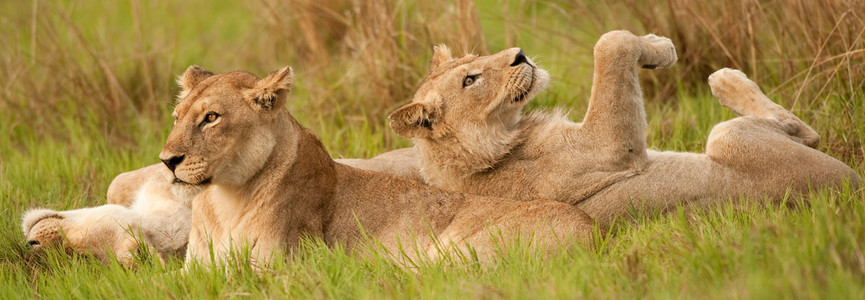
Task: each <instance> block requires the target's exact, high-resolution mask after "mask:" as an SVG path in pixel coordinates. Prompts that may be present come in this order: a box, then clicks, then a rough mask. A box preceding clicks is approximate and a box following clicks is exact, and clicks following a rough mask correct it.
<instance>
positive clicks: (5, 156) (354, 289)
mask: <svg viewBox="0 0 865 300" xmlns="http://www.w3.org/2000/svg"><path fill="white" fill-rule="evenodd" d="M863 18H865V10H863V5H862V2H861V1H796V0H786V1H781V0H777V1H761V2H755V1H744V0H743V1H709V2H706V1H702V2H694V1H678V0H670V1H655V0H645V1H640V0H629V1H625V2H624V3H621V2H613V1H492V0H481V1H477V2H471V1H455V2H454V3H447V2H445V3H443V2H439V1H409V0H400V1H350V0H344V1H306V0H295V1H272V0H260V1H254V2H250V3H248V4H242V3H241V2H236V1H203V0H194V1H183V2H178V3H175V2H174V1H162V0H155V1H136V0H133V1H128V2H117V1H108V2H103V1H71V0H64V1H5V2H2V3H0V62H2V64H0V87H2V89H0V133H3V135H4V136H5V137H7V138H2V139H0V203H2V205H0V209H2V215H3V216H5V217H3V218H2V219H0V229H2V230H0V298H3V299H7V298H36V297H47V298H88V299H89V298H148V299H149V298H164V297H166V296H171V297H195V298H215V297H232V298H240V297H246V296H253V297H274V298H276V297H292V298H301V297H302V298H310V297H315V298H382V297H387V298H407V297H423V298H451V297H474V298H499V297H507V298H517V297H518V298H548V297H549V298H568V299H572V298H636V297H641V298H642V297H646V298H698V297H699V298H704V297H709V298H729V297H741V298H779V297H782V298H854V299H857V298H858V299H861V298H863V297H865V284H863V282H865V252H863V249H865V242H863V241H865V196H863V193H862V192H857V191H851V190H841V191H823V190H820V191H814V192H813V193H812V194H811V196H809V197H808V201H807V203H804V204H803V203H799V204H796V205H792V206H788V205H786V204H772V205H761V206H732V205H729V206H726V207H724V208H721V209H715V210H709V211H693V210H689V209H685V208H683V209H681V210H679V211H677V212H675V213H672V214H668V215H666V216H661V217H645V216H644V215H641V214H639V213H635V214H634V215H633V216H632V219H631V220H623V221H622V222H620V223H618V224H617V226H615V227H614V228H613V229H612V230H611V231H610V232H609V234H608V237H609V239H603V240H599V241H598V247H597V248H596V249H594V250H588V249H583V248H576V249H574V250H572V251H566V252H558V253H553V254H551V255H540V254H539V253H536V252H534V251H532V250H529V249H528V248H527V247H519V246H514V247H510V248H507V249H502V251H503V257H502V258H501V259H499V260H497V261H495V262H493V263H491V264H489V265H478V264H477V263H474V262H473V261H472V260H471V259H465V260H463V259H455V260H451V261H447V260H446V261H444V262H438V263H432V262H422V263H419V264H418V265H416V266H412V267H409V268H406V267H403V266H400V265H398V264H396V263H394V262H393V261H392V260H390V259H388V258H387V257H386V256H385V255H381V254H375V252H374V251H370V252H371V253H372V254H368V255H362V256H361V255H354V254H349V253H346V251H345V250H344V249H342V248H340V247H335V248H329V247H326V246H325V245H324V244H323V243H322V242H320V241H315V240H310V241H305V242H304V243H303V246H302V247H301V248H300V249H299V250H298V251H297V253H294V254H293V255H289V256H287V257H286V258H285V259H284V260H277V261H278V263H277V264H276V265H275V266H274V267H273V269H272V270H271V271H267V272H264V273H263V274H261V275H260V276H259V275H256V274H255V273H254V271H253V270H252V269H251V268H249V267H248V265H245V264H244V263H243V262H244V259H243V254H242V253H239V254H238V256H239V257H238V258H237V260H236V261H235V263H231V264H228V265H229V267H227V268H226V269H225V270H213V269H206V268H199V267H193V268H192V269H191V270H190V272H188V273H187V274H186V275H184V276H180V275H179V274H178V273H177V270H178V269H179V267H180V265H181V262H180V261H168V262H167V263H166V264H165V265H162V264H160V263H159V262H158V261H157V260H155V259H153V258H148V257H146V255H145V256H144V257H142V258H141V259H140V260H139V261H138V265H137V267H135V268H133V269H124V268H122V267H121V266H120V265H119V264H117V263H110V264H108V265H103V264H101V263H99V262H96V261H94V260H92V259H88V258H87V257H69V256H68V255H66V254H65V253H59V252H49V253H48V254H46V255H45V256H41V257H31V256H30V254H29V251H28V249H27V247H26V246H25V245H24V240H23V237H22V235H21V233H20V224H19V223H20V222H19V221H20V216H21V214H22V213H23V212H24V211H25V210H26V209H27V208H30V207H35V206H40V207H48V208H52V209H72V208H79V207H84V206H92V205H99V204H102V203H104V193H105V190H106V188H107V185H108V183H109V182H110V180H111V179H112V178H113V176H115V175H116V174H119V173H120V172H123V171H128V170H132V169H136V168H139V167H143V166H145V165H148V164H152V163H155V162H157V159H156V155H157V153H158V152H159V149H160V148H161V145H162V143H163V142H164V139H165V137H166V135H167V132H168V130H170V125H171V120H170V117H169V114H170V111H171V109H172V106H173V103H174V95H175V93H176V87H175V86H174V76H175V75H176V74H178V73H179V72H181V71H182V70H184V69H185V67H186V66H188V65H190V64H198V65H201V66H204V67H205V68H208V69H211V70H213V71H216V72H224V71H230V70H235V69H244V70H250V71H253V72H255V73H257V74H259V75H264V74H265V73H267V72H269V71H272V70H275V69H277V68H279V67H282V66H284V65H286V64H290V65H292V66H294V68H295V70H296V72H297V76H298V82H297V83H296V86H297V88H296V90H295V92H294V94H293V95H292V96H291V99H290V101H289V102H290V103H289V109H290V110H291V112H292V113H293V114H294V115H295V116H296V117H297V118H298V119H299V120H300V122H301V123H303V124H304V125H306V126H308V127H310V128H311V129H313V130H314V131H315V132H316V133H317V134H318V135H319V136H320V137H321V139H322V141H323V143H324V144H325V146H326V147H327V148H328V150H329V151H331V154H332V155H333V156H335V157H341V156H344V157H369V156H373V155H375V154H378V153H381V152H384V151H387V150H390V149H395V148H399V147H404V146H408V145H410V142H409V141H407V140H404V139H400V138H398V137H396V136H395V135H393V134H392V133H391V132H390V130H389V129H388V128H387V122H386V119H385V118H386V115H387V113H389V112H390V111H391V110H393V109H395V108H396V107H398V105H400V104H402V103H404V102H406V101H408V100H409V99H410V97H411V94H412V92H413V88H414V87H415V86H416V85H417V84H418V81H419V80H420V79H422V77H423V76H424V75H425V73H426V69H425V68H426V64H427V62H428V59H429V56H430V54H431V51H430V48H431V45H433V44H437V43H447V44H449V45H450V46H452V47H454V48H455V49H456V51H455V52H456V53H457V54H462V53H463V52H475V53H480V54H484V53H490V52H495V51H498V50H501V49H504V48H506V47H513V46H519V47H522V48H523V49H524V50H525V51H526V53H528V54H529V55H530V56H532V57H533V60H535V61H536V62H538V63H539V64H540V65H541V66H544V67H545V68H547V69H548V70H549V71H550V72H551V74H552V76H553V83H552V85H551V87H550V88H549V90H548V91H547V92H545V93H543V94H541V95H540V96H539V97H538V98H537V99H535V100H534V102H533V103H532V104H531V107H530V109H548V108H551V107H555V106H559V107H565V108H568V109H570V110H571V111H572V113H571V115H572V117H573V118H575V119H579V118H580V117H581V116H582V115H583V113H584V112H585V110H586V105H587V103H586V99H587V98H588V95H589V88H590V86H591V78H590V76H591V67H592V66H591V61H592V59H591V49H592V45H593V44H594V41H595V40H596V39H597V38H598V37H599V36H600V35H601V34H603V33H604V32H606V31H609V30H613V29H620V28H624V29H629V30H631V31H633V32H635V33H647V32H654V33H656V34H659V35H664V36H669V37H671V38H672V39H673V41H674V42H675V43H676V44H677V46H678V50H679V56H680V61H679V63H677V65H676V66H674V67H673V68H671V69H667V70H655V71H646V72H643V73H642V77H643V78H644V90H645V92H646V111H647V115H648V119H649V131H648V133H647V134H648V140H649V142H650V144H651V146H652V147H653V148H657V149H664V150H678V151H702V150H703V148H704V146H705V139H706V136H707V135H708V132H709V130H710V129H711V128H712V126H713V125H714V124H716V123H718V122H720V121H724V120H728V119H730V118H732V117H734V114H733V113H732V112H729V111H728V110H726V109H724V108H723V107H721V106H720V105H719V104H718V103H717V101H716V100H715V99H713V98H712V97H711V95H710V94H709V93H708V88H707V87H708V86H707V84H706V83H705V80H706V77H707V76H708V74H709V73H711V71H714V70H715V69H717V68H721V67H738V68H741V69H743V71H745V72H746V73H749V75H750V76H752V78H755V80H756V81H757V82H758V83H759V84H760V85H761V86H762V87H763V89H764V91H766V92H767V93H768V94H769V96H770V97H771V98H773V99H774V100H776V101H778V102H779V103H781V104H782V105H784V106H785V107H791V108H793V112H794V113H796V114H797V115H798V116H800V118H802V119H803V120H804V121H805V122H807V123H809V124H810V125H812V126H813V127H814V129H815V130H817V131H818V132H819V133H820V134H821V135H822V136H823V138H824V139H823V141H822V143H821V145H820V146H819V148H820V150H822V151H826V152H827V153H829V154H830V155H833V156H835V157H837V158H839V159H841V160H842V161H845V162H847V163H848V164H850V165H851V166H853V167H854V168H855V169H857V170H858V171H859V172H860V174H862V173H863V172H865V164H863V152H865V151H863V149H865V148H863V147H865V104H863V102H865V101H863V99H865V92H863V85H865V74H863V70H865V68H863V64H865V37H863V36H862V32H863V31H865V25H863V24H865V22H863Z"/></svg>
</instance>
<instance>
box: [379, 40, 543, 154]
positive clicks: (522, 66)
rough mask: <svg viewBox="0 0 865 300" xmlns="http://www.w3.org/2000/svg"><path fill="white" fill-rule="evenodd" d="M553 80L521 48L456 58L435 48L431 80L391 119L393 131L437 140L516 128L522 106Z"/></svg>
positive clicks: (412, 136)
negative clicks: (483, 130)
mask: <svg viewBox="0 0 865 300" xmlns="http://www.w3.org/2000/svg"><path fill="white" fill-rule="evenodd" d="M548 81H549V75H548V74H547V72H546V71H544V70H543V69H540V68H538V66H537V65H535V64H534V63H533V62H532V61H531V60H530V59H529V58H528V57H527V56H526V55H525V53H523V51H522V50H521V49H519V48H511V49H507V50H504V51H501V52H499V53H496V54H493V55H488V56H476V55H466V56H465V57H463V58H459V59H454V58H452V57H451V53H450V50H448V48H447V47H445V46H436V47H435V49H434V55H433V58H432V62H431V63H430V73H429V76H427V78H426V79H425V80H424V81H423V83H422V84H421V86H420V88H418V90H417V93H415V96H414V99H413V100H412V103H410V104H408V105H405V106H403V107H402V108H400V109H398V110H396V111H395V112H393V113H392V114H391V115H390V119H391V120H392V122H391V128H392V129H393V130H394V132H396V133H397V134H399V135H400V136H403V137H407V138H438V137H443V136H447V135H449V134H451V133H452V132H450V131H454V130H456V131H465V129H469V128H467V127H470V128H471V129H474V128H477V127H478V126H487V125H488V124H497V125H500V126H505V127H508V126H514V125H515V124H516V122H517V121H518V120H519V115H520V108H522V107H523V106H525V104H526V103H527V102H528V101H529V100H531V99H532V98H533V97H534V96H535V95H536V94H537V93H538V92H540V91H541V90H543V89H544V88H545V87H546V85H547V82H548Z"/></svg>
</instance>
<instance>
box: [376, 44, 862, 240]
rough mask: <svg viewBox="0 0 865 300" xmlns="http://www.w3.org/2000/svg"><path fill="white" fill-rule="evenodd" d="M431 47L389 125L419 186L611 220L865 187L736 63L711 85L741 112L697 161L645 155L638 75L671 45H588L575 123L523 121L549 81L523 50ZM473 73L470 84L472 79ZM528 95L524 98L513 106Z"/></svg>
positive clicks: (661, 59)
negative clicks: (550, 202)
mask: <svg viewBox="0 0 865 300" xmlns="http://www.w3.org/2000/svg"><path fill="white" fill-rule="evenodd" d="M435 52H436V54H435V56H434V59H433V62H432V63H431V70H430V75H429V76H428V77H427V78H426V80H425V81H424V82H423V83H422V85H421V86H420V87H419V89H418V91H417V93H416V94H415V96H414V99H413V100H412V103H410V104H407V105H406V106H404V107H402V108H400V109H398V110H397V111H395V112H394V113H392V114H391V116H390V119H391V120H392V122H391V128H392V129H393V130H394V131H395V132H396V133H397V134H399V135H401V136H404V137H408V138H412V140H413V141H414V144H415V147H414V148H415V149H416V150H417V151H419V152H420V153H419V157H420V167H421V169H420V172H421V174H422V176H423V178H424V180H425V181H426V182H427V183H429V184H431V185H434V186H437V187H440V188H444V189H447V190H451V191H459V192H466V193H471V194H478V195H488V196H497V197H503V198H509V199H518V200H528V199H534V198H537V197H541V198H549V199H555V200H558V201H561V202H565V203H570V204H575V205H577V206H578V207H580V208H582V209H584V210H585V211H586V212H587V213H588V214H589V215H590V216H592V217H593V218H595V220H596V221H597V222H598V223H599V224H600V225H601V226H607V225H609V224H610V222H612V221H613V220H614V219H615V218H617V217H626V216H627V215H628V213H630V212H639V213H641V214H642V213H657V212H664V211H668V210H670V209H671V208H673V207H675V206H677V205H681V204H699V205H713V204H718V203H724V202H725V201H727V200H730V199H737V198H739V197H740V196H745V197H747V198H750V199H764V198H769V199H779V198H781V197H783V196H784V195H785V194H786V193H788V191H791V192H792V193H793V194H797V193H804V192H807V191H808V190H809V189H811V188H824V187H838V186H841V185H843V184H845V183H850V184H851V185H852V186H853V187H854V188H856V187H857V186H859V185H860V184H861V182H862V180H861V178H859V176H858V175H857V174H856V172H855V171H854V170H852V169H851V168H850V167H848V166H847V165H845V164H844V163H842V162H840V161H838V160H836V159H834V158H832V157H830V156H829V155H826V154H824V153H821V152H819V151H817V150H815V149H813V147H815V146H816V144H817V142H818V140H819V136H818V135H817V133H816V132H815V131H814V130H813V129H811V128H810V127H809V126H808V125H806V124H805V123H803V122H802V121H801V120H799V119H798V118H796V117H795V116H794V115H793V114H792V113H790V112H789V111H787V110H785V109H784V108H782V107H780V106H778V105H777V104H775V103H773V102H772V101H771V100H769V99H768V98H767V97H766V96H765V95H764V94H763V93H762V92H761V91H760V90H759V88H758V87H757V85H756V84H755V83H753V82H751V81H750V80H748V79H747V77H745V75H744V74H742V73H741V72H739V71H734V70H730V69H724V70H720V71H718V72H716V73H715V74H713V75H712V76H711V77H710V79H709V84H710V86H711V87H712V91H713V94H714V95H715V96H716V97H717V98H718V100H719V101H720V102H721V103H722V104H723V105H724V106H726V107H728V108H730V109H732V110H733V111H735V112H736V113H738V114H740V115H742V116H741V117H738V118H735V119H733V120H730V121H726V122H723V123H720V124H718V125H716V126H715V128H714V129H713V130H712V132H711V133H710V134H709V139H708V141H707V145H706V152H705V153H677V152H658V151H653V150H647V149H646V140H645V130H646V117H645V111H644V108H643V99H642V93H641V91H640V85H639V79H638V71H639V69H640V67H646V68H654V67H667V66H670V65H672V64H673V63H674V62H675V61H676V59H677V57H676V52H675V48H674V46H673V44H672V42H671V41H670V40H669V39H667V38H663V37H658V36H654V35H647V36H643V37H637V36H635V35H633V34H631V33H630V32H627V31H613V32H610V33H607V34H605V35H603V36H602V37H601V38H600V40H599V41H598V43H597V44H596V45H595V48H594V60H595V61H594V63H595V69H594V78H593V84H592V93H591V98H590V100H589V106H588V111H587V112H586V116H585V118H584V120H583V122H581V123H575V122H571V121H569V120H568V119H567V118H566V117H565V116H564V115H563V114H560V113H545V112H531V113H528V114H525V115H524V114H522V113H521V108H522V107H523V106H524V105H525V103H526V102H527V101H528V100H529V99H531V97H532V96H534V95H536V94H537V93H538V92H539V91H541V90H542V89H543V88H544V87H545V86H546V84H547V81H548V76H547V75H546V72H544V71H543V70H541V69H540V68H538V67H537V66H536V65H534V63H532V62H531V61H530V60H527V59H523V60H520V59H519V54H518V53H522V52H521V51H520V50H519V49H508V50H504V51H502V52H500V53H498V54H494V55H490V56H482V57H477V56H471V55H470V56H466V57H463V58H460V59H453V58H451V57H450V54H449V51H446V49H444V48H442V47H437V48H436V49H435ZM518 62H521V63H518ZM467 77H474V80H471V81H470V82H471V84H469V85H466V80H467ZM526 78H531V79H532V82H530V83H526V80H525V79H526ZM524 91H528V92H527V95H526V97H524V98H514V96H513V95H515V94H518V93H520V92H524Z"/></svg>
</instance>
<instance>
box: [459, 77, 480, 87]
mask: <svg viewBox="0 0 865 300" xmlns="http://www.w3.org/2000/svg"><path fill="white" fill-rule="evenodd" d="M480 75H481V74H477V75H468V76H466V79H463V87H467V86H470V85H472V84H473V83H475V81H476V80H477V79H478V76H480Z"/></svg>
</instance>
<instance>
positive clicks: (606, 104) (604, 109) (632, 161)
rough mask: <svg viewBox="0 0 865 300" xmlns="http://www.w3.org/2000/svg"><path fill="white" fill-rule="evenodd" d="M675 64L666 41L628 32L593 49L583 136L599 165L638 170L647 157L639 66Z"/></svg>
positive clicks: (617, 33)
mask: <svg viewBox="0 0 865 300" xmlns="http://www.w3.org/2000/svg"><path fill="white" fill-rule="evenodd" d="M676 60H677V57H676V50H675V46H674V45H673V43H672V42H671V41H670V39H667V38H664V37H659V36H655V35H652V34H650V35H646V36H642V37H638V36H635V35H633V34H632V33H630V32H628V31H612V32H609V33H606V34H604V35H603V36H601V38H600V39H599V40H598V43H597V44H595V48H594V64H595V69H594V74H593V76H594V78H593V82H592V94H591V98H590V100H589V107H588V111H587V112H586V117H585V119H584V121H583V127H582V129H581V130H582V131H583V133H582V134H583V135H586V136H588V137H589V139H591V140H592V141H593V142H594V143H593V145H592V147H594V149H591V151H592V152H593V153H597V155H598V157H597V159H598V160H600V161H602V162H603V163H601V164H603V165H612V166H617V167H618V168H619V169H627V168H631V169H642V168H643V167H644V166H645V164H646V163H647V157H646V112H645V109H644V107H643V94H642V91H641V90H640V81H639V77H638V76H637V75H638V74H637V73H638V71H639V68H641V67H643V68H652V69H653V68H656V67H667V66H670V65H672V64H673V63H675V62H676Z"/></svg>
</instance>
